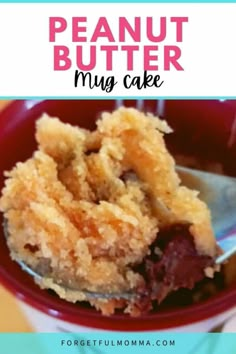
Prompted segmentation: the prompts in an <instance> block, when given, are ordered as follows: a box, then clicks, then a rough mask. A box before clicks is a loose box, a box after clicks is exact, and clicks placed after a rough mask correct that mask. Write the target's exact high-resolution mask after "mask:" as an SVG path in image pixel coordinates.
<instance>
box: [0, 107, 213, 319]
mask: <svg viewBox="0 0 236 354" xmlns="http://www.w3.org/2000/svg"><path fill="white" fill-rule="evenodd" d="M36 128H37V129H36V139H37V142H38V150H37V151H36V152H35V153H34V154H33V156H32V158H30V159H29V160H27V161H26V162H24V163H17V164H16V166H15V167H14V168H13V169H12V171H10V172H8V173H6V177H7V180H6V185H5V188H4V189H3V195H2V197H1V199H0V209H1V210H2V211H3V212H4V217H5V219H6V220H7V224H8V230H9V239H8V244H9V247H10V249H11V251H12V257H13V258H14V256H15V252H17V254H19V255H20V257H21V258H22V259H23V260H24V261H25V262H26V263H27V264H29V265H30V266H32V267H34V268H35V267H37V266H39V263H40V262H42V260H44V261H46V262H49V268H50V272H51V274H50V275H52V276H54V277H58V279H60V281H61V282H62V283H63V284H66V286H68V287H69V288H73V287H76V286H79V287H80V288H85V289H88V290H91V291H98V292H99V291H100V292H103V291H105V292H106V291H107V292H121V291H127V290H131V289H135V288H137V287H138V286H140V284H142V283H143V278H142V276H141V275H140V274H138V273H137V272H135V271H134V270H133V269H132V268H133V266H134V265H136V264H139V263H141V262H142V260H143V259H144V257H145V256H146V255H148V254H149V246H150V245H151V244H152V242H153V241H154V239H155V238H156V235H157V234H158V231H159V229H160V228H161V227H162V226H166V225H168V224H172V223H175V222H177V223H178V222H188V223H190V224H191V232H192V234H193V235H194V240H195V244H196V247H197V249H198V251H199V253H201V254H206V255H210V256H214V255H215V253H216V248H215V239H214V235H213V232H212V228H211V221H210V213H209V211H208V209H207V207H206V205H205V204H204V203H203V202H202V201H200V200H199V199H198V197H197V192H196V191H192V190H189V189H187V188H186V187H184V186H180V181H179V177H178V175H177V174H176V172H175V162H174V160H173V158H172V157H171V155H170V154H169V153H168V151H167V149H166V146H165V143H164V139H163V134H164V133H169V132H170V131H171V129H170V128H169V127H168V125H167V123H166V122H164V121H161V120H159V119H158V118H156V117H153V116H151V115H148V116H146V115H144V114H143V113H141V112H139V111H137V110H135V109H127V108H120V109H119V110H117V111H115V112H113V113H111V114H110V113H104V114H103V115H102V117H101V119H100V120H99V121H98V122H97V130H96V131H94V132H89V131H85V130H83V129H80V128H76V127H72V126H70V125H69V124H64V123H62V122H60V121H59V120H58V119H57V118H49V117H47V116H46V115H44V116H43V117H42V118H41V119H40V120H38V122H37V125H36ZM41 286H42V287H51V288H53V289H54V290H55V291H56V292H57V293H58V294H59V295H60V296H61V297H62V298H66V299H67V300H69V301H76V300H82V298H81V296H78V297H76V296H75V294H74V293H73V294H72V293H70V292H68V291H67V292H65V291H64V290H63V289H62V288H61V287H57V286H56V285H55V284H54V282H52V281H50V279H49V278H45V279H44V281H43V282H42V283H41ZM91 303H92V304H93V305H94V306H95V307H96V308H100V309H101V310H102V312H103V313H104V314H111V313H113V312H114V310H115V308H119V307H124V306H125V303H124V301H118V300H109V301H107V300H106V301H102V300H99V301H98V300H97V301H93V302H91ZM128 309H130V310H129V311H131V312H132V311H133V313H135V310H134V307H132V306H131V305H130V306H129V307H128Z"/></svg>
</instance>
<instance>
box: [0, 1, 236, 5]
mask: <svg viewBox="0 0 236 354" xmlns="http://www.w3.org/2000/svg"><path fill="white" fill-rule="evenodd" d="M1 3H2V4H9V3H11V4H18V3H20V4H45V3H51V4H54V3H57V4H58V3H64V4H75V3H84V4H87V3H90V4H97V3H100V4H109V3H110V4H115V3H117V4H120V3H122V4H124V3H127V4H129V3H130V4H133V3H135V4H137V3H141V4H154V3H157V4H176V3H177V4H216V3H218V4H219V3H221V4H227V3H228V4H232V3H236V0H226V1H223V0H180V1H179V0H165V1H163V0H147V1H144V0H129V1H127V0H114V1H112V0H87V1H84V0H69V1H65V0H35V1H33V0H24V1H21V0H9V1H2V0H0V4H1Z"/></svg>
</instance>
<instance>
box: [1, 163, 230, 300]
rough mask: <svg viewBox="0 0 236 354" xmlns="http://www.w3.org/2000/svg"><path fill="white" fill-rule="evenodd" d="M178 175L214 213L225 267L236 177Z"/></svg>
mask: <svg viewBox="0 0 236 354" xmlns="http://www.w3.org/2000/svg"><path fill="white" fill-rule="evenodd" d="M176 169H177V172H178V174H179V176H180V179H181V181H182V184H183V185H185V186H187V187H189V188H191V189H195V190H198V191H199V192H200V194H199V197H200V198H201V199H202V200H204V201H205V202H206V204H207V205H208V207H209V208H210V210H211V216H212V224H213V228H214V232H215V235H216V239H217V243H218V245H219V247H220V248H221V249H222V250H223V251H224V253H223V254H222V255H220V256H219V257H217V258H216V259H215V263H216V264H222V263H224V262H225V261H226V260H227V259H229V258H230V257H231V256H232V255H233V254H235V253H236V178H231V177H226V176H221V175H216V174H213V173H209V172H203V171H199V170H193V169H190V168H186V167H180V166H177V168H176ZM7 234H8V233H7V226H6V225H5V235H6V237H7ZM14 259H15V261H16V262H17V263H18V264H19V265H20V266H21V268H22V269H23V270H24V271H25V272H27V273H28V274H29V275H31V276H32V277H33V278H35V280H36V281H40V280H42V279H43V278H44V276H43V275H42V274H40V273H39V272H37V271H35V270H33V269H32V268H30V267H29V266H28V265H27V264H25V263H24V262H23V261H22V260H20V259H19V258H18V257H17V254H15V255H14ZM54 284H55V285H56V286H58V285H59V284H57V283H56V282H54ZM59 286H60V287H62V288H63V289H64V290H69V291H70V292H74V293H80V294H81V293H82V294H83V295H84V296H85V298H86V299H88V300H89V299H90V300H92V299H125V300H131V299H133V298H136V297H138V296H139V295H138V294H135V293H134V292H132V291H130V292H123V293H99V292H92V291H88V290H80V289H74V288H70V287H68V286H63V285H59Z"/></svg>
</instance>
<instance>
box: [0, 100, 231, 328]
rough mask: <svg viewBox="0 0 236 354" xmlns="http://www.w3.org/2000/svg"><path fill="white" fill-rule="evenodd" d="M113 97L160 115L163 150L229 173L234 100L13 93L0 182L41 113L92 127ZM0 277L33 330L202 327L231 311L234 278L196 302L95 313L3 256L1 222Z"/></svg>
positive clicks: (26, 145)
mask: <svg viewBox="0 0 236 354" xmlns="http://www.w3.org/2000/svg"><path fill="white" fill-rule="evenodd" d="M119 104H123V105H125V106H131V107H136V106H137V107H139V108H141V109H143V110H145V111H149V112H153V113H157V112H159V113H161V114H163V115H164V117H165V119H167V120H168V122H169V124H170V125H171V126H172V127H173V128H174V130H175V133H174V134H172V135H170V136H169V137H168V139H167V144H168V147H169V149H170V150H171V151H174V152H177V153H181V154H184V155H191V156H193V155H194V156H196V157H197V158H198V157H199V158H201V157H202V156H204V158H206V157H207V158H209V159H211V160H215V161H217V162H219V163H220V164H222V166H223V167H224V170H225V172H226V173H227V174H229V175H234V176H236V164H235V158H236V143H235V141H234V129H236V127H235V124H234V119H235V112H236V104H235V102H234V101H232V102H231V101H227V102H219V101H216V100H214V101H213V100H212V101H207V100H202V101H190V100H188V101H184V100H178V101H177V100H170V101H165V102H163V101H157V100H145V101H135V100H126V101H123V102H120V101H114V100H42V101H33V100H28V101H21V100H19V101H15V102H13V103H11V104H10V105H9V106H8V107H7V108H6V109H5V110H4V111H3V112H2V113H1V114H0V151H1V155H0V189H2V187H3V184H4V177H3V171H5V170H9V169H10V168H11V167H12V166H13V165H14V164H15V163H16V162H17V161H24V160H25V159H27V158H29V157H30V156H31V154H32V152H33V150H34V149H35V148H36V142H35V138H34V135H35V121H36V120H37V119H38V118H39V117H40V116H41V114H42V113H44V112H46V113H48V114H49V115H51V116H58V117H59V118H60V119H61V120H62V121H64V122H69V123H71V124H73V125H79V126H81V127H85V128H89V129H93V128H94V127H95V121H96V118H97V117H98V116H99V113H100V112H102V111H111V110H113V109H114V108H116V107H117V105H119ZM1 223H2V215H1ZM0 282H1V283H2V284H3V285H4V286H5V287H6V288H8V289H9V290H10V291H11V292H12V293H13V294H14V295H15V296H16V297H17V298H18V299H20V300H21V304H22V306H23V308H24V310H25V311H26V313H27V315H28V316H29V319H30V321H31V323H32V324H33V326H34V327H35V329H36V330H38V331H42V332H47V331H48V332H58V331H73V332H79V331H85V330H95V329H100V330H104V329H105V330H113V331H160V330H175V331H182V332H184V331H204V332H205V331H209V330H211V329H212V328H213V327H214V326H216V325H217V324H219V323H221V322H223V321H225V320H226V319H227V318H228V317H229V316H231V315H232V314H234V313H235V312H236V308H235V303H236V284H235V285H233V286H231V287H229V288H227V289H225V290H222V291H220V292H218V293H217V294H216V295H214V296H212V297H211V298H209V299H208V300H206V301H202V302H200V303H198V304H194V305H189V306H185V307H182V306H180V307H178V306H174V305H173V306H172V307H171V308H169V309H162V310H160V311H158V312H155V313H150V314H147V315H144V316H142V317H141V318H131V317H129V316H127V315H122V314H116V315H113V316H111V317H105V316H102V315H101V314H100V313H98V312H97V311H96V310H94V309H92V308H89V307H86V306H84V305H82V304H76V305H75V304H72V303H68V302H66V301H64V300H61V299H59V298H58V297H57V296H55V295H52V294H50V292H48V291H46V290H41V289H40V288H39V287H38V286H37V285H35V283H34V281H33V279H32V278H31V277H30V276H29V275H27V274H26V273H25V272H23V271H22V270H21V269H20V267H19V266H18V265H17V264H16V263H15V262H13V261H12V260H11V259H10V257H9V252H8V249H7V246H6V242H5V237H4V234H3V229H2V228H1V235H0Z"/></svg>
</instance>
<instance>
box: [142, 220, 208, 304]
mask: <svg viewBox="0 0 236 354" xmlns="http://www.w3.org/2000/svg"><path fill="white" fill-rule="evenodd" d="M189 227H190V225H189V224H178V225H174V226H171V227H169V228H166V229H164V230H162V231H161V232H160V233H158V237H157V238H156V240H155V241H154V243H153V244H152V246H151V254H150V255H149V256H148V257H146V258H145V259H144V261H143V263H142V264H141V265H140V266H139V267H138V268H137V269H136V270H137V271H138V272H139V273H141V274H142V275H143V277H144V279H145V286H144V287H142V288H140V289H139V292H140V295H141V296H140V300H139V304H138V307H139V308H141V309H142V311H146V309H147V308H148V303H151V301H152V300H157V302H158V303H161V302H162V301H163V300H164V299H165V298H166V296H167V295H168V294H169V293H171V292H173V291H175V290H178V289H180V288H185V289H193V288H194V286H195V284H196V283H197V282H199V281H201V280H202V279H204V278H205V273H204V269H205V268H206V267H210V266H212V265H213V262H214V260H213V259H212V258H211V257H209V256H203V255H199V254H198V253H197V251H196V248H195V245H194V240H193V236H192V235H191V233H190V231H189Z"/></svg>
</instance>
